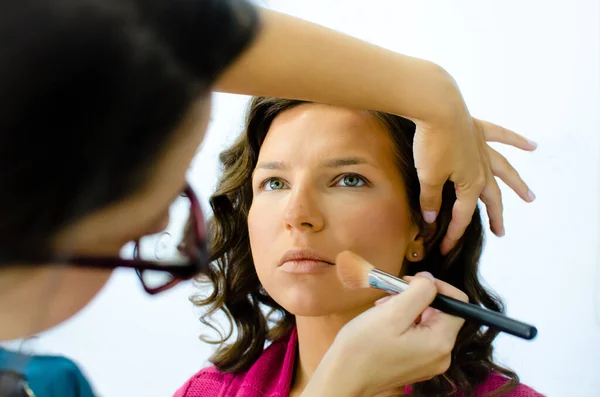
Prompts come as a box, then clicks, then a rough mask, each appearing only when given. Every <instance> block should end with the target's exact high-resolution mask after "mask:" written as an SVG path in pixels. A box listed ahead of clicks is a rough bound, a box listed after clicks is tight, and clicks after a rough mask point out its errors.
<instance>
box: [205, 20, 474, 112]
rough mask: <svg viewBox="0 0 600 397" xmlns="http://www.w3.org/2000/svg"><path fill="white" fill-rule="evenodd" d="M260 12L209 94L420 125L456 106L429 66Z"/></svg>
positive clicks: (446, 83) (456, 96)
mask: <svg viewBox="0 0 600 397" xmlns="http://www.w3.org/2000/svg"><path fill="white" fill-rule="evenodd" d="M260 12H261V21H262V27H261V28H260V31H259V33H258V35H257V37H256V39H255V40H254V42H253V43H252V45H251V46H250V47H249V48H248V49H247V50H246V51H245V52H244V53H243V54H242V55H241V56H240V57H239V58H238V59H237V61H236V62H234V64H232V65H231V66H230V67H229V68H228V70H227V71H226V72H225V73H224V74H223V75H222V76H221V78H220V79H219V81H218V82H217V84H216V90H217V91H221V92H229V93H238V94H245V95H256V96H270V97H282V98H290V99H302V100H308V101H314V102H324V103H330V104H335V105H340V106H347V107H353V108H363V109H372V110H380V111H384V112H388V113H394V114H397V115H401V116H404V117H407V118H410V119H412V120H414V121H424V122H428V121H433V120H436V119H438V118H440V116H442V115H443V116H446V115H448V114H449V113H451V111H452V107H453V103H452V102H453V101H456V102H461V101H462V97H461V95H460V93H459V91H458V88H457V86H456V84H455V82H454V80H453V79H452V77H451V76H450V75H449V74H448V73H447V72H446V71H445V70H443V69H442V68H441V67H439V66H437V65H436V64H434V63H431V62H428V61H424V60H421V59H417V58H412V57H409V56H405V55H401V54H398V53H394V52H392V51H388V50H386V49H383V48H381V47H377V46H375V45H372V44H369V43H366V42H364V41H361V40H358V39H356V38H353V37H350V36H347V35H345V34H342V33H338V32H336V31H333V30H331V29H328V28H325V27H323V26H320V25H316V24H313V23H310V22H307V21H304V20H301V19H298V18H294V17H291V16H288V15H285V14H281V13H277V12H274V11H271V10H266V9H262V8H261V9H260ZM459 105H460V106H462V105H463V104H462V102H461V103H460V104H459Z"/></svg>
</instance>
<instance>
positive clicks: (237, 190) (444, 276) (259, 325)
mask: <svg viewBox="0 0 600 397" xmlns="http://www.w3.org/2000/svg"><path fill="white" fill-rule="evenodd" d="M303 103H305V102H303V101H296V100H284V99H276V98H263V97H259V98H254V99H253V100H252V102H251V104H250V108H249V111H248V114H247V119H246V126H245V131H244V133H243V134H242V135H241V136H240V137H239V138H238V139H237V140H236V141H235V143H234V144H233V145H232V146H231V147H229V148H228V149H227V150H225V151H223V152H222V153H221V155H220V161H221V163H222V166H223V173H222V176H221V178H220V181H219V183H218V187H217V189H216V192H215V193H214V194H213V195H212V197H211V198H210V205H211V207H212V211H213V216H212V218H211V219H210V221H209V230H210V235H211V239H212V241H211V255H212V256H211V262H212V263H211V268H210V270H209V272H208V273H207V274H206V275H205V276H203V278H199V279H198V280H197V281H198V282H199V283H200V285H201V286H203V287H204V285H203V284H205V283H206V282H209V283H210V284H211V285H212V290H211V292H210V293H209V294H208V296H206V295H205V296H202V295H200V294H198V295H195V296H193V297H192V301H193V302H194V304H196V305H198V306H202V307H205V306H207V307H208V310H207V311H206V313H205V314H204V315H203V316H202V317H201V321H202V323H204V324H205V325H208V326H210V327H211V328H213V329H214V330H216V331H217V332H219V330H218V329H217V328H216V325H217V322H216V321H214V320H213V318H212V315H213V314H215V313H217V312H222V313H224V314H225V315H226V316H227V318H228V320H229V323H230V329H229V331H228V332H225V333H221V332H219V335H220V338H218V339H217V340H208V339H207V338H205V337H202V339H203V340H204V341H206V342H209V343H214V344H219V345H220V346H219V348H218V349H217V351H216V352H215V354H214V355H213V356H212V357H211V359H210V361H211V362H212V363H213V364H214V365H215V366H216V367H217V368H218V369H220V370H221V371H223V372H239V371H244V370H247V369H248V368H249V367H250V366H251V365H252V364H253V363H254V362H255V361H256V360H257V358H258V357H259V356H260V355H261V353H262V352H263V349H264V346H265V343H267V342H270V341H276V340H278V339H280V338H283V337H284V336H285V335H287V334H288V332H290V330H291V329H292V327H293V326H294V325H295V318H294V316H293V315H292V314H291V313H289V312H288V311H286V310H285V309H284V308H283V307H281V306H280V305H279V304H278V303H277V302H275V301H274V300H273V299H272V298H270V297H269V296H268V295H267V294H266V292H265V291H264V289H263V288H262V286H261V283H260V281H259V279H258V276H257V274H256V270H255V267H254V263H253V260H252V254H251V250H250V238H249V235H248V223H247V216H248V211H249V209H250V205H251V203H252V178H251V175H252V172H253V170H254V168H255V166H256V163H257V159H258V154H259V151H260V148H261V145H262V143H263V141H264V139H265V137H266V135H267V132H268V130H269V128H270V126H271V123H272V122H273V120H274V119H275V117H277V115H279V114H281V113H282V112H284V111H286V110H288V109H291V108H293V107H296V106H298V105H300V104H303ZM369 113H370V114H371V115H372V116H373V117H375V119H376V120H378V121H379V122H381V123H382V125H383V126H385V127H386V129H387V131H389V133H390V136H391V138H392V140H393V143H394V146H395V150H396V153H395V154H396V158H397V163H398V169H399V171H400V172H401V173H402V176H403V177H404V181H405V185H406V190H407V197H408V198H409V204H410V210H411V213H412V217H413V221H415V222H417V224H423V222H422V217H421V209H420V204H419V192H420V187H419V186H420V185H419V180H418V177H417V172H416V169H415V167H414V160H413V152H412V142H413V138H414V134H415V124H414V123H413V122H411V121H410V120H407V119H405V118H402V117H399V116H395V115H391V114H386V113H381V112H369ZM455 200H456V195H455V191H454V187H453V185H452V183H451V182H448V183H447V184H446V185H445V186H444V189H443V201H442V208H441V210H440V212H439V216H438V218H437V221H436V227H435V228H434V229H435V230H434V231H433V232H432V233H430V235H429V236H426V252H427V255H426V256H425V258H424V259H423V260H421V261H420V262H416V263H412V262H409V261H405V263H404V265H403V270H406V274H414V273H416V272H419V271H424V270H427V271H429V272H431V273H432V274H433V275H434V276H435V277H436V278H438V279H440V280H444V281H446V282H448V283H450V284H452V285H453V286H455V287H456V288H458V289H460V290H462V291H464V292H465V293H466V294H467V295H468V297H469V299H470V302H471V303H474V304H477V305H482V306H484V307H486V308H488V309H490V310H493V311H496V312H503V311H504V306H503V304H502V302H501V300H500V299H499V298H498V297H497V296H495V295H494V294H493V293H492V292H490V291H489V290H487V289H486V288H484V286H483V285H482V283H481V282H480V280H479V276H478V264H479V258H480V255H481V250H482V245H483V227H482V224H481V217H480V213H479V209H476V211H475V214H474V215H473V218H472V220H471V223H470V224H469V226H468V227H467V229H466V231H465V233H464V235H463V237H462V238H461V239H460V240H459V242H458V244H457V245H456V247H455V248H454V249H452V251H451V252H450V253H449V254H448V255H446V256H443V255H442V254H441V253H440V244H441V240H442V238H443V236H444V235H445V233H446V230H447V228H448V224H449V222H450V219H451V216H452V206H453V204H454V202H455ZM265 308H266V309H267V310H266V311H265V310H263V309H265ZM234 330H235V331H237V332H236V335H235V337H233V331H234ZM497 334H498V332H497V331H495V330H492V329H489V328H486V329H483V328H482V327H480V326H479V325H477V324H475V323H472V322H466V323H465V325H464V326H463V328H462V329H461V331H460V333H459V335H458V338H457V341H456V344H455V346H454V349H453V352H452V363H451V365H450V368H449V369H448V370H447V371H446V373H445V374H443V375H440V376H436V377H434V378H432V379H430V380H427V381H424V382H420V383H417V384H415V385H413V395H416V396H433V395H435V396H440V395H454V394H455V392H457V391H460V392H462V393H464V395H465V396H471V395H472V393H473V391H474V388H475V387H476V386H477V385H478V384H480V383H482V382H483V381H484V380H485V379H486V378H487V376H488V375H489V374H490V372H491V371H497V372H499V373H501V374H503V375H505V376H506V377H507V378H508V379H507V382H506V383H505V384H504V385H503V386H502V388H500V389H498V390H496V391H495V392H494V393H493V395H502V394H504V393H506V392H508V391H510V390H512V389H513V388H514V387H515V386H516V385H518V383H519V378H518V377H517V375H516V374H515V373H514V372H513V371H511V370H509V369H507V368H504V367H501V366H500V365H498V364H496V363H494V361H493V358H492V350H493V347H492V341H493V340H494V338H495V337H496V336H497ZM230 339H233V341H232V343H229V344H226V342H228V341H229V340H230Z"/></svg>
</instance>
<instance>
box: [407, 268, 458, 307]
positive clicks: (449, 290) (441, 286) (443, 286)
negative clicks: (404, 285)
mask: <svg viewBox="0 0 600 397" xmlns="http://www.w3.org/2000/svg"><path fill="white" fill-rule="evenodd" d="M423 273H424V272H422V273H418V274H417V275H415V276H404V277H403V279H404V280H406V281H408V282H409V283H410V282H412V280H414V279H415V278H416V277H422V274H423ZM434 281H435V286H436V288H437V291H438V293H440V294H443V295H446V296H449V297H451V298H454V299H458V300H461V301H463V302H469V297H468V296H467V294H465V293H464V292H463V291H461V290H459V289H458V288H456V287H455V286H453V285H452V284H449V283H447V282H445V281H442V280H438V279H437V278H436V279H434Z"/></svg>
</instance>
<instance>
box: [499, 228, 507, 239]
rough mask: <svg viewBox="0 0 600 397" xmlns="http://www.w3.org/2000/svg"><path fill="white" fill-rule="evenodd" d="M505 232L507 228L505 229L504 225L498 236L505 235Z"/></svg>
mask: <svg viewBox="0 0 600 397" xmlns="http://www.w3.org/2000/svg"><path fill="white" fill-rule="evenodd" d="M505 234H506V230H504V226H502V230H500V233H498V237H504V235H505Z"/></svg>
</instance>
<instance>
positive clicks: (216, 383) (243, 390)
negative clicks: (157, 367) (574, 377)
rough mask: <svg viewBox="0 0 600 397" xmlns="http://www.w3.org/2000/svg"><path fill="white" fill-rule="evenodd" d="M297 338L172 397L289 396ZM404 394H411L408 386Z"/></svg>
mask: <svg viewBox="0 0 600 397" xmlns="http://www.w3.org/2000/svg"><path fill="white" fill-rule="evenodd" d="M297 346H298V336H297V334H296V330H295V329H294V330H293V331H292V332H291V334H290V337H289V338H288V339H287V340H285V339H284V340H281V341H278V342H274V343H272V344H271V345H270V346H269V347H267V348H266V349H265V351H264V352H263V354H262V355H261V356H260V357H259V358H258V360H256V362H255V363H254V364H253V365H252V367H251V368H250V369H249V370H248V371H246V372H243V373H237V374H230V373H223V372H221V371H219V370H218V369H216V368H215V367H208V368H204V369H203V370H201V371H200V372H198V373H197V374H196V375H194V376H193V377H192V378H191V379H190V380H188V381H187V382H186V383H185V384H184V385H183V386H182V387H181V388H180V389H179V390H178V391H177V392H176V393H175V395H174V397H288V395H289V392H290V387H291V385H292V379H293V375H294V365H295V361H296V351H297ZM505 381H506V378H505V377H504V376H502V375H500V374H498V373H493V374H491V375H490V376H489V377H488V378H487V380H486V381H485V382H484V383H483V384H482V385H480V386H479V387H477V389H476V390H475V393H474V397H479V396H482V395H483V394H484V393H489V392H491V391H493V390H496V389H497V388H498V387H500V386H502V385H503V384H504V382H505ZM405 392H406V393H408V392H410V387H409V386H407V388H406V390H405ZM504 397H544V396H543V395H542V394H540V393H537V392H536V391H535V390H533V389H531V388H530V387H528V386H525V385H522V384H521V385H519V386H517V387H516V388H515V389H514V390H513V391H512V392H510V393H509V394H506V395H505V396H504Z"/></svg>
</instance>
